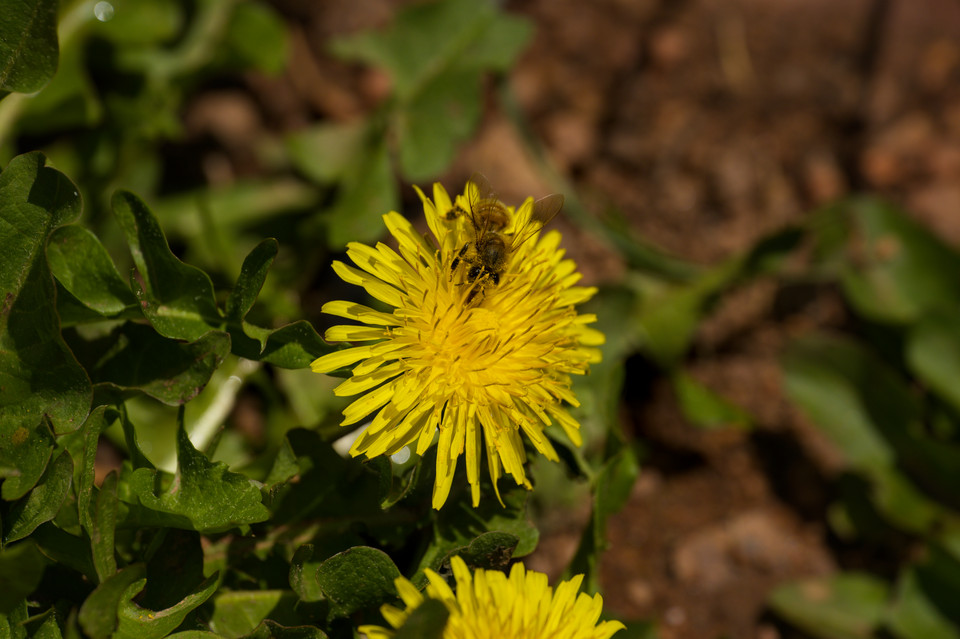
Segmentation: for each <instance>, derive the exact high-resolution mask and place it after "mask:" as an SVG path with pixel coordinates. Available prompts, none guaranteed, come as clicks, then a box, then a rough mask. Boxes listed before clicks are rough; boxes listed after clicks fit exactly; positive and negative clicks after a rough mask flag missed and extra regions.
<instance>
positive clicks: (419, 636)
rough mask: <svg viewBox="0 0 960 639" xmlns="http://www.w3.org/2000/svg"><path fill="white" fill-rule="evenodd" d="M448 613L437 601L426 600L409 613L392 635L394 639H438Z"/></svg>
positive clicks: (441, 603)
mask: <svg viewBox="0 0 960 639" xmlns="http://www.w3.org/2000/svg"><path fill="white" fill-rule="evenodd" d="M448 617H450V611H449V610H447V607H446V606H445V605H444V603H443V602H442V601H440V600H439V599H426V600H425V601H424V602H423V603H422V604H420V605H419V606H417V607H416V609H415V610H414V611H413V612H412V613H410V616H409V617H407V619H406V621H404V622H403V625H402V626H401V627H400V628H398V629H397V632H396V633H395V634H394V635H393V637H394V639H440V638H441V637H443V631H444V629H445V628H446V627H447V618H448Z"/></svg>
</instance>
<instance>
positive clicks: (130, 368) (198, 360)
mask: <svg viewBox="0 0 960 639" xmlns="http://www.w3.org/2000/svg"><path fill="white" fill-rule="evenodd" d="M71 345H72V346H73V349H74V352H75V353H77V356H78V357H79V358H80V360H81V361H82V362H83V363H84V365H85V366H86V369H87V371H88V372H89V374H90V376H91V377H92V379H93V381H94V383H96V384H98V385H101V386H105V387H109V388H112V389H116V390H118V391H120V392H122V393H124V394H131V393H132V392H134V391H139V392H141V393H144V394H145V395H149V396H150V397H153V398H155V399H158V400H160V401H161V402H163V403H165V404H168V405H170V406H177V405H180V404H184V403H186V402H188V401H190V400H191V399H193V398H194V397H196V396H197V395H198V394H199V393H200V391H202V390H203V389H204V387H205V386H206V385H207V383H208V382H209V381H210V377H211V376H212V375H213V373H214V371H216V370H217V368H219V367H220V365H221V364H222V363H223V360H224V359H225V358H226V356H227V355H228V354H229V353H230V345H231V339H230V336H229V335H228V334H227V333H224V332H221V331H210V332H208V333H206V334H204V335H203V336H201V337H200V338H199V339H197V340H196V341H191V342H183V341H179V340H173V339H167V338H165V337H163V336H161V335H160V334H158V333H157V332H156V331H155V330H153V329H152V328H150V327H149V326H144V325H143V324H135V323H133V322H126V323H124V324H122V325H120V326H119V327H117V328H115V329H114V330H113V331H111V332H110V333H109V334H108V335H106V336H105V337H102V338H99V339H96V340H94V341H91V342H82V341H80V340H79V339H72V340H71Z"/></svg>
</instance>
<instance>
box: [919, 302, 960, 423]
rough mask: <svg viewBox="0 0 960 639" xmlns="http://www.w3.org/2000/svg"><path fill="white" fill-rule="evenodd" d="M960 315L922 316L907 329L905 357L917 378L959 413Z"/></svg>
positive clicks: (938, 314)
mask: <svg viewBox="0 0 960 639" xmlns="http://www.w3.org/2000/svg"><path fill="white" fill-rule="evenodd" d="M958 328H960V314H958V313H956V312H950V313H933V314H929V315H925V316H924V317H922V318H921V319H920V321H919V322H917V323H916V324H914V325H912V326H911V327H910V330H909V333H908V334H907V344H906V357H907V362H908V363H909V364H910V368H911V369H912V370H913V372H914V373H915V374H916V375H917V377H918V378H919V379H920V380H922V381H923V382H924V383H925V384H927V385H928V386H929V387H930V388H931V389H932V390H933V391H934V392H935V393H937V394H938V395H940V397H942V398H943V399H945V400H946V401H948V402H949V403H950V404H951V405H952V406H953V407H954V409H956V410H958V411H960V384H958V383H957V381H958V380H960V332H958Z"/></svg>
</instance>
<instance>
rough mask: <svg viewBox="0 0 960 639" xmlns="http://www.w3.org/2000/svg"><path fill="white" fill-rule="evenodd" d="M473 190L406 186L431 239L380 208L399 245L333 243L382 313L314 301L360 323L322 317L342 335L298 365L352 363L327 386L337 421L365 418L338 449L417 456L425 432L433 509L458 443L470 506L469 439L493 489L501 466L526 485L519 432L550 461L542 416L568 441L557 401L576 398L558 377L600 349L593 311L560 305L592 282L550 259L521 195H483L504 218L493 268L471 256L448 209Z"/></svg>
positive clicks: (467, 235) (466, 236) (340, 270)
mask: <svg viewBox="0 0 960 639" xmlns="http://www.w3.org/2000/svg"><path fill="white" fill-rule="evenodd" d="M471 189H473V190H472V191H471ZM476 189H477V187H476V185H474V184H473V182H469V183H468V184H467V189H466V190H465V192H464V194H463V195H461V196H457V198H456V202H453V201H451V199H450V197H449V195H447V192H446V191H445V190H444V189H443V187H442V186H441V185H439V184H435V185H434V189H433V200H432V201H431V200H430V199H429V198H427V197H426V196H425V195H424V194H423V193H422V192H421V191H420V190H419V189H417V193H418V194H419V195H420V199H421V200H422V201H423V205H424V212H425V214H426V218H427V223H428V225H429V227H430V230H431V231H432V234H433V236H434V237H435V238H436V244H431V243H428V239H429V237H424V236H421V235H420V234H418V233H417V232H416V231H415V230H414V228H413V226H412V225H411V224H410V222H408V221H407V220H406V219H404V218H403V217H402V216H401V215H400V214H398V213H395V212H391V213H388V214H387V215H384V216H383V219H384V222H385V223H386V226H387V229H388V230H389V231H390V233H391V235H393V237H394V238H396V240H397V242H398V245H399V246H398V248H399V252H398V251H395V250H393V249H392V248H390V247H388V246H386V245H385V244H382V243H379V244H377V245H376V246H375V247H370V246H367V245H364V244H359V243H356V242H352V243H350V244H348V245H347V256H348V257H349V258H350V259H351V260H352V261H353V263H354V264H355V265H356V267H353V266H349V265H347V264H344V263H342V262H334V264H333V268H334V270H335V271H336V273H337V274H338V275H339V276H340V277H341V278H342V279H343V280H344V281H346V282H349V283H350V284H355V285H357V286H360V287H362V288H363V289H365V290H366V291H367V293H369V294H370V295H371V296H372V297H374V298H375V299H377V300H379V301H380V302H383V303H384V304H385V305H386V306H387V307H390V308H392V312H384V311H380V310H375V309H373V308H370V307H367V306H363V305H360V304H356V303H353V302H346V301H335V302H330V303H328V304H326V305H325V306H324V307H323V311H324V312H325V313H328V314H331V315H336V316H339V317H344V318H348V319H351V320H355V321H357V322H360V324H359V325H342V326H333V327H331V328H330V329H329V330H327V332H326V334H325V339H326V340H327V341H331V342H351V343H354V344H355V345H354V346H353V347H351V348H347V349H345V350H341V351H336V352H333V353H330V354H328V355H324V356H323V357H321V358H319V359H317V360H316V361H314V362H313V364H312V365H311V368H312V369H313V370H314V371H316V372H318V373H329V372H331V371H334V370H337V369H341V368H344V367H350V366H352V367H353V368H352V376H351V377H350V378H349V379H347V380H346V381H344V382H343V383H342V384H340V385H339V386H338V387H337V388H336V389H335V393H336V394H337V395H340V396H353V395H359V396H360V397H359V398H358V399H356V400H355V401H354V402H353V403H351V404H350V405H349V406H347V408H346V409H345V410H344V411H343V415H344V419H343V422H342V425H344V426H346V425H350V424H357V423H359V422H361V421H362V420H365V419H367V418H368V417H369V416H370V415H371V414H373V417H372V419H371V420H370V423H369V425H368V426H367V428H366V429H365V430H364V431H363V432H362V433H361V434H360V435H359V436H358V437H357V439H356V440H355V442H354V444H353V446H352V448H351V449H350V453H351V454H352V455H354V456H357V455H361V454H363V455H366V456H367V457H371V458H372V457H375V456H377V455H392V454H394V453H396V452H398V451H400V450H401V449H403V448H404V447H405V446H408V445H409V446H413V445H415V446H416V451H417V454H418V455H423V454H424V453H425V452H426V451H427V449H428V448H429V447H430V445H431V444H432V443H433V441H434V438H435V435H436V433H437V432H439V437H438V442H437V445H438V449H437V462H436V482H435V485H434V490H433V507H434V508H437V509H439V508H440V507H441V506H442V505H443V503H444V502H445V501H446V499H447V496H448V494H449V492H450V488H451V485H452V482H453V476H454V471H455V469H456V466H457V460H458V458H459V457H460V455H461V454H463V455H464V456H465V458H466V470H467V480H468V482H469V484H470V486H471V494H472V499H473V505H474V506H476V505H477V504H478V503H479V500H480V458H481V447H482V448H485V449H486V454H487V467H488V470H489V474H490V478H491V480H492V481H493V485H494V489H495V491H496V492H497V498H498V499H500V494H499V490H498V489H497V480H498V479H499V478H500V476H501V474H502V472H503V471H504V470H505V471H506V473H507V474H509V475H510V476H511V477H513V479H514V480H515V481H516V482H517V484H518V485H522V486H526V487H527V488H528V489H529V488H530V483H529V481H528V480H527V477H526V474H525V472H524V466H523V465H524V462H525V461H526V454H525V452H524V445H523V439H522V438H521V432H522V433H524V434H525V435H526V437H527V438H528V439H529V440H530V442H532V444H533V446H534V447H535V448H536V449H537V450H538V451H539V452H540V453H541V454H543V455H545V456H546V457H547V458H549V459H551V460H553V461H557V460H558V456H557V453H556V451H555V450H554V448H553V446H552V445H551V443H550V441H549V440H548V439H547V437H546V436H545V434H544V428H545V427H547V426H550V425H551V424H559V426H560V427H561V428H562V429H563V430H564V432H565V433H566V434H567V436H568V437H569V438H570V440H571V441H573V442H574V443H575V444H576V445H578V446H579V445H580V443H581V438H580V434H579V427H580V425H579V423H578V422H577V421H576V420H575V419H574V418H573V417H572V416H571V415H570V413H569V412H568V410H567V408H566V407H565V405H564V403H566V404H569V405H572V406H577V405H578V403H577V399H576V397H574V395H573V393H572V392H571V390H570V384H571V378H570V376H571V375H573V374H577V375H582V374H585V373H586V372H587V371H588V368H589V365H590V364H591V363H594V362H598V361H599V360H600V351H599V350H598V349H597V348H596V346H598V345H600V344H602V343H603V340H604V338H603V334H602V333H600V332H599V331H597V330H595V329H592V328H590V327H588V326H587V325H588V324H590V323H592V322H594V321H596V317H595V316H594V315H580V314H577V312H576V309H575V308H574V306H575V305H576V304H579V303H581V302H584V301H585V300H587V299H589V298H590V297H591V296H592V295H593V294H594V293H595V292H596V289H595V288H588V287H582V286H576V283H577V281H578V280H579V279H580V274H579V273H577V271H576V265H575V264H574V263H573V261H572V260H569V259H564V258H563V256H564V252H563V250H561V249H560V248H559V244H560V234H559V233H558V232H556V231H551V232H548V233H544V234H542V235H541V234H540V233H539V232H537V225H536V224H535V223H534V222H533V217H534V216H535V210H534V203H533V200H532V198H528V199H527V201H525V202H524V203H523V204H522V205H521V206H520V207H519V208H518V209H516V210H514V209H513V208H512V207H505V206H503V205H501V204H499V202H497V204H498V205H499V206H500V207H501V208H502V210H503V211H504V217H506V218H509V219H507V220H506V222H507V224H506V225H505V226H504V228H503V229H502V237H503V238H504V241H505V246H504V247H502V248H503V251H502V252H500V254H498V256H497V257H498V258H502V259H499V261H498V263H497V272H496V274H495V275H494V274H493V273H492V272H490V270H489V269H487V268H486V267H483V266H481V267H477V266H476V264H477V260H478V259H479V258H478V257H477V256H476V250H475V249H474V250H473V251H472V252H471V251H469V250H467V249H468V248H469V247H470V246H471V245H475V244H479V242H477V233H478V232H477V231H476V230H475V229H474V228H473V226H472V225H471V223H470V220H468V219H467V218H468V217H471V216H468V215H464V214H462V213H463V212H464V211H466V210H468V207H470V206H471V204H470V202H471V200H472V201H473V202H474V204H473V206H476V205H477V204H476V203H477V201H478V200H477V190H476ZM458 212H459V213H461V214H459V215H458V214H457V213H458ZM530 228H533V229H534V232H533V233H532V234H530V235H527V234H526V233H524V235H526V237H528V238H529V239H526V238H524V241H522V242H517V240H518V239H520V237H519V236H520V231H522V230H524V229H530ZM513 242H517V243H518V245H517V246H513V245H512V243H513ZM471 255H472V258H471ZM501 503H502V500H501Z"/></svg>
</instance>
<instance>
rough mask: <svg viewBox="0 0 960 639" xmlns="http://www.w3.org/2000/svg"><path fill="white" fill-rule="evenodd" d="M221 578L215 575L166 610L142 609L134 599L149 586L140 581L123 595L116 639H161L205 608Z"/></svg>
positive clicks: (118, 608) (144, 581) (118, 612)
mask: <svg viewBox="0 0 960 639" xmlns="http://www.w3.org/2000/svg"><path fill="white" fill-rule="evenodd" d="M217 577H218V575H216V574H214V575H211V576H210V578H209V579H207V580H206V581H204V582H203V583H202V584H200V585H199V586H198V587H197V588H196V590H194V591H193V592H192V593H190V594H189V595H187V596H186V597H184V598H183V599H182V600H181V601H179V602H178V603H176V604H174V605H173V606H170V607H169V608H166V609H164V610H149V609H146V608H142V607H140V606H139V605H137V604H136V603H134V601H133V600H134V599H135V598H136V596H137V595H138V594H139V593H140V592H141V591H142V590H143V588H144V587H145V586H146V581H147V580H146V579H140V580H138V581H136V582H134V583H133V584H131V585H130V586H128V587H127V588H126V590H124V591H123V594H122V595H121V596H120V602H119V606H118V607H117V609H116V610H117V619H118V624H117V630H116V633H115V634H114V635H113V637H114V639H161V637H166V636H167V635H168V634H170V633H171V632H172V631H173V630H174V629H175V628H177V626H179V625H180V624H181V623H182V622H183V620H184V618H185V617H186V616H187V615H188V614H189V613H190V611H192V610H194V609H196V608H197V607H199V606H200V605H202V604H203V602H205V601H206V600H207V599H209V598H210V596H211V595H213V593H214V592H215V591H216V590H217V586H218V584H219V581H218V579H217Z"/></svg>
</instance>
